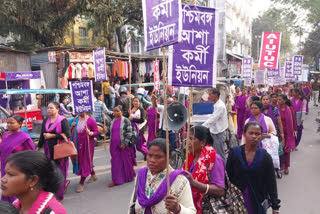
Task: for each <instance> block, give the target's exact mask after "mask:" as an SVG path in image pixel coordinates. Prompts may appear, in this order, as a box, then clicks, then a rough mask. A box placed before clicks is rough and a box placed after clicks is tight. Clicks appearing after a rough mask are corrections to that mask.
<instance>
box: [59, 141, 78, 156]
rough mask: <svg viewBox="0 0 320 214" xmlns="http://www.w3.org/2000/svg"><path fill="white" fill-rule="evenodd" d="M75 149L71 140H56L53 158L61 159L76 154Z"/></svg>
mask: <svg viewBox="0 0 320 214" xmlns="http://www.w3.org/2000/svg"><path fill="white" fill-rule="evenodd" d="M77 154H78V152H77V149H76V147H75V146H74V143H73V142H72V141H66V140H64V141H62V140H58V144H56V145H54V146H53V159H54V160H57V159H61V158H66V157H70V156H72V155H77Z"/></svg>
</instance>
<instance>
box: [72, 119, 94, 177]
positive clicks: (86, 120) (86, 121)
mask: <svg viewBox="0 0 320 214" xmlns="http://www.w3.org/2000/svg"><path fill="white" fill-rule="evenodd" d="M84 121H85V123H86V134H87V139H88V153H89V163H90V171H91V170H92V162H91V151H90V137H89V134H88V133H87V130H88V118H87V114H86V113H85V116H84ZM75 131H77V130H75ZM89 131H90V130H89Z"/></svg>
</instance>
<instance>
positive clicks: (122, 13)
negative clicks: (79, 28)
mask: <svg viewBox="0 0 320 214" xmlns="http://www.w3.org/2000/svg"><path fill="white" fill-rule="evenodd" d="M89 16H90V22H89V27H90V28H91V29H93V30H94V31H95V32H98V33H101V39H100V41H98V44H99V45H100V46H107V47H108V48H109V49H110V50H112V49H114V45H115V44H116V41H117V44H118V46H119V49H120V52H124V48H125V45H126V42H127V39H126V38H127V36H128V35H127V30H128V31H129V32H128V33H129V34H130V35H131V37H133V39H135V37H136V35H141V34H142V27H143V18H142V1H127V0H98V1H96V2H95V4H94V5H92V11H90V13H89ZM125 26H126V27H127V29H124V27H125ZM136 32H138V33H137V34H136Z"/></svg>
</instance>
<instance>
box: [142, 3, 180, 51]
mask: <svg viewBox="0 0 320 214" xmlns="http://www.w3.org/2000/svg"><path fill="white" fill-rule="evenodd" d="M142 10H143V20H144V41H145V50H146V51H150V50H153V49H156V48H161V47H165V46H169V45H172V44H175V43H177V42H178V41H181V30H182V20H181V0H142Z"/></svg>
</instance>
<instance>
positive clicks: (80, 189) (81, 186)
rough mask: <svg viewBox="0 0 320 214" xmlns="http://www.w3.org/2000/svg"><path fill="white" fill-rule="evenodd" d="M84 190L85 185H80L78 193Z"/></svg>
mask: <svg viewBox="0 0 320 214" xmlns="http://www.w3.org/2000/svg"><path fill="white" fill-rule="evenodd" d="M83 190H84V185H81V184H80V185H79V186H78V188H77V189H76V193H80V192H83Z"/></svg>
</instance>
